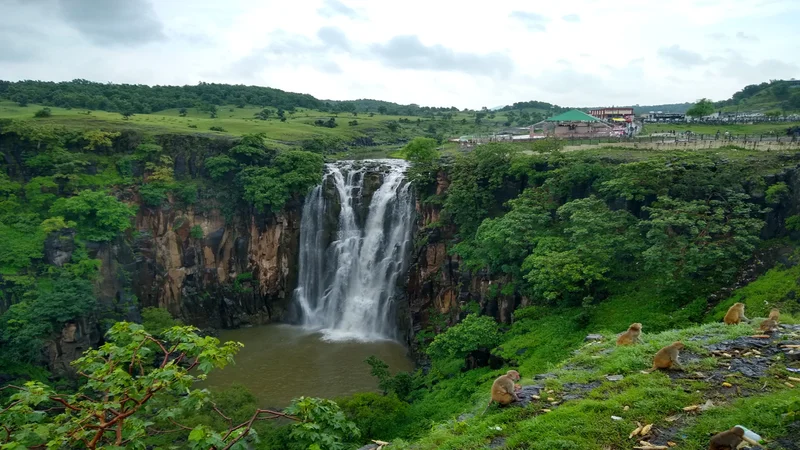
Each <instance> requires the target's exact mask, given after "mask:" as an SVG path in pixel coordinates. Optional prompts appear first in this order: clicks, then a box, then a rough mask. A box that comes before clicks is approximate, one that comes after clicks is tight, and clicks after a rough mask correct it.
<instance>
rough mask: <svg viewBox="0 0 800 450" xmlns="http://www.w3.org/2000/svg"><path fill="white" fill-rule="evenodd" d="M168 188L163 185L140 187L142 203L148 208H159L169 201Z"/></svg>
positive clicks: (144, 185) (151, 184)
mask: <svg viewBox="0 0 800 450" xmlns="http://www.w3.org/2000/svg"><path fill="white" fill-rule="evenodd" d="M167 191H168V189H167V188H166V186H163V185H161V184H153V183H150V184H143V185H142V186H141V187H139V195H140V196H141V197H142V202H143V203H144V204H145V205H147V206H152V207H159V206H161V205H163V204H164V202H165V201H167Z"/></svg>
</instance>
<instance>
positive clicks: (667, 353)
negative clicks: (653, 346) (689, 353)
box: [644, 341, 684, 373]
mask: <svg viewBox="0 0 800 450" xmlns="http://www.w3.org/2000/svg"><path fill="white" fill-rule="evenodd" d="M683 348H684V345H683V342H681V341H675V342H673V343H672V344H670V345H668V346H666V347H664V348H662V349H661V350H659V351H658V352H656V355H655V356H654V357H653V367H652V368H651V369H650V370H645V371H644V372H645V373H650V372H653V371H655V370H658V369H673V368H674V369H681V368H682V367H681V365H680V362H678V352H679V351H680V350H681V349H683Z"/></svg>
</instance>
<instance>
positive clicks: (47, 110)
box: [33, 107, 53, 118]
mask: <svg viewBox="0 0 800 450" xmlns="http://www.w3.org/2000/svg"><path fill="white" fill-rule="evenodd" d="M52 115H53V113H52V112H51V111H50V108H47V107H44V108H42V109H40V110H38V111H36V112H35V113H33V117H36V118H43V117H50V116H52Z"/></svg>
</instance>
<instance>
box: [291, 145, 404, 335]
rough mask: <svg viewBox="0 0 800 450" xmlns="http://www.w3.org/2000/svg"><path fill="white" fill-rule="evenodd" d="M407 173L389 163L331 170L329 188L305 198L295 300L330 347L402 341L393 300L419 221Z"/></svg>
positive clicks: (324, 182) (329, 166)
mask: <svg viewBox="0 0 800 450" xmlns="http://www.w3.org/2000/svg"><path fill="white" fill-rule="evenodd" d="M407 168H408V163H406V162H405V161H402V160H390V159H386V160H371V161H340V162H337V163H332V164H327V165H326V167H325V175H324V177H323V180H322V183H321V184H320V185H319V186H317V187H315V188H314V189H313V190H312V191H311V192H310V193H309V194H308V196H307V198H306V202H305V205H304V207H303V216H302V219H301V222H300V272H299V277H298V287H297V289H296V290H295V292H294V300H295V302H296V304H297V305H298V306H299V307H300V311H301V313H302V316H303V318H302V320H303V324H304V325H305V326H307V327H312V328H315V329H319V330H321V331H322V333H323V335H324V337H325V338H326V339H329V340H377V339H391V338H393V337H395V328H396V327H395V324H394V317H393V309H394V308H393V298H394V296H395V294H396V290H397V289H396V285H397V277H398V276H400V275H401V274H402V273H404V271H405V269H406V266H405V265H406V259H407V254H408V251H409V248H410V240H411V225H412V221H413V215H414V208H413V202H412V195H411V192H410V191H409V189H410V184H409V183H408V182H407V180H406V178H405V171H406V169H407ZM376 176H378V177H379V181H380V187H378V188H377V189H376V190H375V191H374V193H373V194H372V198H371V200H370V202H369V207H368V208H366V209H365V208H364V207H365V206H366V205H365V204H364V203H363V201H364V200H365V198H364V197H363V195H364V194H365V180H368V178H369V177H373V179H374V177H376ZM337 208H338V220H337V221H336V222H335V223H333V218H334V217H335V216H336V215H337V211H336V210H337ZM332 227H335V233H334V232H333V231H334V230H332V229H331V228H332Z"/></svg>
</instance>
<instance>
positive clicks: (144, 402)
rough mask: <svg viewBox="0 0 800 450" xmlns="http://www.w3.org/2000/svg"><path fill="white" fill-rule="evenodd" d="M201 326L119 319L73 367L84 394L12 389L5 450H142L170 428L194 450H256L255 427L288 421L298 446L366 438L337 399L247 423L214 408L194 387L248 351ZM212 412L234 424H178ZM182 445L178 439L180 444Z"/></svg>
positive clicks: (306, 401)
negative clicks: (157, 328)
mask: <svg viewBox="0 0 800 450" xmlns="http://www.w3.org/2000/svg"><path fill="white" fill-rule="evenodd" d="M196 331H197V329H196V328H193V327H173V328H170V329H168V330H165V331H164V332H163V340H159V339H156V338H154V337H153V336H152V335H151V334H149V333H147V332H146V331H145V330H144V329H143V328H142V326H141V325H136V324H131V323H126V322H118V323H116V324H115V325H114V326H112V327H111V329H110V330H109V331H108V333H107V335H106V342H105V343H104V344H103V345H102V346H101V347H100V348H98V349H92V350H88V351H86V352H85V353H84V355H83V357H81V358H79V359H77V360H75V361H74V362H73V366H75V369H76V371H77V373H78V374H80V375H81V376H82V377H83V378H84V383H82V384H80V386H79V388H78V391H77V392H75V393H71V394H60V393H57V392H56V391H55V390H53V389H52V388H51V387H50V386H48V385H45V384H42V383H40V382H35V381H31V382H28V383H25V385H24V386H10V387H8V388H6V389H13V390H15V391H16V393H14V394H13V395H12V396H11V397H10V398H9V400H8V403H7V404H6V405H5V406H4V407H3V408H1V409H0V423H2V424H3V427H2V429H0V438H2V439H3V441H4V442H5V444H4V448H9V449H14V448H29V447H38V446H47V447H49V448H88V449H96V448H128V449H143V448H145V447H146V442H147V440H148V439H149V437H151V436H154V435H157V434H161V433H164V432H165V429H164V428H163V427H171V428H173V429H174V428H175V427H177V430H174V431H173V432H175V431H179V430H180V431H183V430H185V431H183V432H184V436H185V437H183V438H176V439H179V441H180V440H185V443H186V445H185V446H186V447H188V448H195V449H204V450H212V449H213V450H222V449H238V450H243V449H246V448H249V446H250V445H252V444H253V443H254V442H256V440H257V435H256V434H255V432H254V429H253V425H254V424H255V423H257V422H258V421H261V420H269V419H277V418H285V419H289V420H291V421H293V422H294V424H293V425H290V426H289V433H288V436H289V441H288V442H286V443H285V444H286V445H288V446H289V447H290V448H296V449H308V448H309V447H310V446H317V447H316V448H320V449H326V450H327V449H334V450H338V449H342V448H345V443H346V442H350V441H351V440H352V439H354V438H356V437H358V436H359V430H358V428H357V427H356V426H355V425H354V424H353V423H352V422H350V421H348V420H347V418H346V416H345V415H344V413H343V412H342V411H341V409H340V408H339V407H338V405H337V404H336V403H335V402H332V401H330V400H324V399H316V398H306V397H301V398H299V399H296V400H295V401H293V402H292V405H290V406H289V407H288V408H287V409H286V410H285V411H284V412H279V411H272V410H268V409H256V410H254V411H252V412H251V413H250V414H249V416H247V417H246V418H245V419H244V420H242V421H241V422H240V423H238V424H237V423H236V422H234V417H235V418H237V419H241V418H242V414H236V415H235V416H234V417H231V416H229V415H227V414H225V412H224V411H223V410H222V409H221V408H220V407H224V406H229V405H226V404H223V403H220V404H219V405H218V404H216V403H214V401H213V400H214V397H212V396H211V395H210V394H209V393H208V391H206V390H196V389H192V387H193V384H194V383H195V382H197V381H200V380H203V379H205V377H206V374H208V372H210V371H211V370H212V369H215V368H223V367H225V366H226V365H228V364H230V363H231V362H233V356H234V355H235V354H236V352H237V351H238V350H239V349H240V348H241V347H242V344H240V343H238V342H232V341H229V342H226V343H224V344H223V343H220V341H219V340H218V339H217V338H214V337H210V336H206V337H200V336H198V335H197V334H196ZM190 411H198V412H199V411H203V412H204V413H205V414H210V415H218V416H219V417H221V418H223V419H225V420H224V421H217V422H215V423H220V422H221V423H224V424H225V426H224V427H222V428H215V427H213V426H211V425H208V424H198V425H195V426H194V427H189V426H186V425H184V424H182V423H180V422H179V421H180V420H181V419H183V418H184V417H185V415H186V413H187V412H190ZM172 442H175V439H173V440H172V441H171V443H172Z"/></svg>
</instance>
